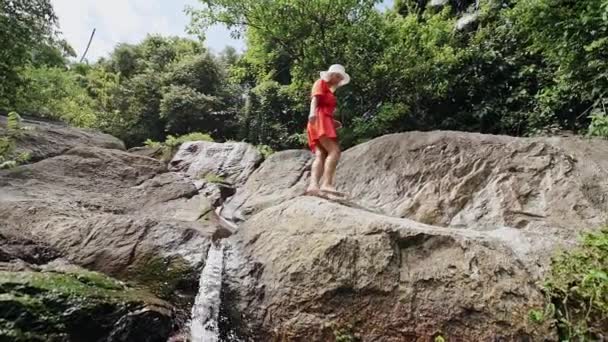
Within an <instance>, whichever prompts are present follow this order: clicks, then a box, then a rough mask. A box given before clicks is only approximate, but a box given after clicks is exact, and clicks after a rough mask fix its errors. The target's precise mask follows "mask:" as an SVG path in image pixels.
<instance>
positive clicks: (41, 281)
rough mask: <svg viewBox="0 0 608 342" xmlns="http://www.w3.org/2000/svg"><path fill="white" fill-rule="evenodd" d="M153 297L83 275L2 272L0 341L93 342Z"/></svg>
mask: <svg viewBox="0 0 608 342" xmlns="http://www.w3.org/2000/svg"><path fill="white" fill-rule="evenodd" d="M147 304H155V305H164V304H163V302H161V301H159V300H158V299H155V298H154V297H153V296H152V295H150V294H148V293H146V292H144V291H141V290H137V289H133V288H130V287H128V286H126V285H124V284H122V283H121V282H119V281H117V280H114V279H112V278H109V277H106V276H104V275H102V274H99V273H95V272H87V271H78V272H70V273H57V272H0V307H1V308H2V309H1V310H0V341H96V340H100V339H102V338H105V337H106V336H107V335H108V334H109V333H110V332H111V331H112V330H113V329H114V328H115V324H116V322H118V321H119V320H120V319H121V318H122V317H123V316H125V315H127V314H128V313H130V312H133V311H135V310H137V309H139V308H142V307H144V306H146V305H147Z"/></svg>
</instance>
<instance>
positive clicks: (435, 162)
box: [226, 132, 608, 341]
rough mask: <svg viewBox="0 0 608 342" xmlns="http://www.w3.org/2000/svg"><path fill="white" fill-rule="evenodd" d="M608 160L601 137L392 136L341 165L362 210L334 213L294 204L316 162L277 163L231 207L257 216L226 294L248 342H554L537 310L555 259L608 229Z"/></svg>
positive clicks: (327, 207)
mask: <svg viewBox="0 0 608 342" xmlns="http://www.w3.org/2000/svg"><path fill="white" fill-rule="evenodd" d="M607 156H608V144H606V142H604V141H600V140H584V139H578V138H538V139H521V138H511V137H504V136H488V135H481V134H468V133H456V132H430V133H420V132H414V133H407V134H397V135H391V136H386V137H382V138H379V139H376V140H373V141H370V142H368V143H366V144H362V145H360V146H357V147H355V148H353V149H351V150H349V151H346V152H345V153H344V155H343V159H342V161H341V164H340V166H339V169H338V181H339V189H340V190H343V191H345V192H347V193H348V194H349V195H350V197H351V198H352V199H351V201H353V203H351V204H348V203H347V204H346V205H337V204H336V203H332V202H331V201H329V202H328V201H324V200H317V199H310V198H307V197H302V196H299V195H300V194H301V193H302V192H303V190H304V188H305V186H306V183H307V179H308V163H309V162H310V160H309V158H310V157H309V154H308V155H307V154H305V153H304V152H295V151H290V152H283V153H280V154H277V155H276V156H273V157H275V158H276V159H274V160H273V158H272V157H271V158H270V159H269V160H267V161H266V162H265V163H263V164H262V166H261V167H260V169H258V170H257V171H256V172H254V173H253V175H252V176H251V177H250V179H249V181H248V182H247V183H246V184H245V185H244V187H243V188H241V189H239V190H238V191H237V194H236V195H235V197H234V198H233V199H232V200H231V201H230V202H229V203H228V204H227V208H232V209H236V210H233V211H228V213H227V214H228V215H229V214H233V217H234V218H237V219H242V220H246V221H245V222H244V224H243V225H242V226H241V229H240V230H239V233H238V234H237V236H236V237H234V238H235V239H236V240H235V241H236V242H234V244H235V245H234V251H233V253H234V256H233V260H232V261H231V262H230V263H229V264H233V265H234V266H233V267H232V269H231V270H230V272H232V273H231V274H232V275H231V276H229V277H228V278H229V279H233V280H234V282H233V283H231V286H230V288H229V289H227V290H226V291H227V293H231V294H232V295H231V296H232V298H233V299H232V302H233V303H231V305H232V306H234V307H235V308H234V309H232V312H238V313H239V315H245V318H244V322H245V323H244V327H243V329H244V331H243V332H241V333H242V334H244V335H250V336H254V338H253V339H254V340H257V339H260V340H268V339H270V340H273V339H278V340H281V339H287V340H294V341H311V340H319V341H321V340H332V338H333V337H332V336H334V333H337V332H339V331H344V329H345V327H349V326H353V327H358V328H356V329H354V330H355V331H353V334H354V335H353V336H355V335H356V336H360V337H361V338H362V340H364V341H414V340H420V341H427V340H429V339H432V338H433V336H435V335H437V334H441V335H442V336H448V338H449V339H455V340H463V341H473V340H478V341H482V340H493V339H496V338H498V340H501V339H503V340H530V339H531V340H537V339H539V338H541V336H542V337H545V336H547V337H548V338H549V339H552V337H551V336H553V335H552V334H553V332H552V331H550V330H549V329H548V327H547V326H535V325H533V324H531V323H530V322H529V321H528V318H527V314H528V311H529V310H530V309H532V308H535V307H543V305H544V304H543V303H544V299H543V296H542V294H541V292H540V290H539V287H538V285H537V282H539V281H540V280H541V277H542V275H543V273H544V272H545V271H546V269H547V266H548V264H549V261H550V257H551V255H552V254H553V253H554V252H555V250H556V249H557V248H559V247H560V246H564V245H569V244H573V243H575V241H576V240H575V239H576V238H577V236H578V234H579V233H580V232H582V231H584V230H589V229H595V228H597V227H599V226H601V225H603V224H604V223H605V222H606V209H608V208H607V206H608V204H607V201H606V198H605V195H604V194H605V193H606V190H608V182H607V181H606V180H605V179H606V170H608V162H607V161H606V160H608V159H606V157H607ZM273 171H274V172H276V176H275V177H273ZM351 207H352V208H351ZM361 207H363V208H369V209H374V210H372V211H376V212H380V213H384V215H378V214H374V213H372V212H370V210H359V209H354V208H361ZM234 213H236V214H234ZM415 221H418V222H421V223H415ZM424 224H428V225H424ZM240 258H242V259H244V260H245V262H244V263H238V260H239V259H240ZM237 316H238V315H237ZM367 317H373V318H369V319H368V318H367ZM233 320H234V321H239V320H240V318H239V317H233Z"/></svg>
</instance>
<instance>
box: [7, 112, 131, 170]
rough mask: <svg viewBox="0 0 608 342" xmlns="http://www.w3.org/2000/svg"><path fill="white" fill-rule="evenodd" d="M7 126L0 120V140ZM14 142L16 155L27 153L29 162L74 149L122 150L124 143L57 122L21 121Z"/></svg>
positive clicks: (106, 135) (101, 134)
mask: <svg viewBox="0 0 608 342" xmlns="http://www.w3.org/2000/svg"><path fill="white" fill-rule="evenodd" d="M6 124H7V118H6V117H5V116H0V136H2V135H3V134H5V133H6ZM14 139H15V140H16V143H17V152H19V153H21V152H28V153H29V154H30V156H31V160H30V161H32V162H34V161H38V160H42V159H45V158H49V157H54V156H57V155H60V154H62V153H64V152H66V151H67V150H69V149H71V148H73V147H76V146H90V147H101V148H108V149H118V150H124V149H125V145H124V143H123V142H122V141H120V140H119V139H117V138H115V137H113V136H111V135H108V134H103V133H100V132H97V131H94V130H88V129H82V128H74V127H69V126H67V125H66V124H62V123H59V122H44V121H33V120H22V121H21V130H20V131H19V134H18V135H16V136H15V138H14Z"/></svg>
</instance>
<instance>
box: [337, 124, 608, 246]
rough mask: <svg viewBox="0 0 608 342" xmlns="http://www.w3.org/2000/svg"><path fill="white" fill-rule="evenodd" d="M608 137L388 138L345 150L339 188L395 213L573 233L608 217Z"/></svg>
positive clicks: (450, 223) (473, 225) (474, 225)
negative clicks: (593, 138) (607, 198)
mask: <svg viewBox="0 0 608 342" xmlns="http://www.w3.org/2000/svg"><path fill="white" fill-rule="evenodd" d="M602 156H608V144H606V142H605V141H602V140H587V139H579V138H537V139H523V138H512V137H506V136H491V135H482V134H469V133H457V132H430V133H421V132H415V133H406V134H395V135H389V136H385V137H382V138H379V139H376V140H373V141H371V142H368V143H366V144H362V145H359V146H357V147H355V148H353V149H351V150H349V151H347V152H346V153H345V154H344V157H343V160H342V162H341V165H340V168H339V170H338V175H337V177H338V182H339V184H338V187H339V188H340V189H341V190H343V191H346V192H347V193H349V194H350V195H351V196H352V197H353V198H357V199H358V200H361V201H366V202H368V203H369V204H370V205H373V206H376V207H379V208H381V209H383V210H384V211H385V212H386V213H387V214H390V215H392V216H397V217H406V218H410V219H413V220H416V221H419V222H423V223H428V224H432V225H438V226H444V227H452V228H454V227H461V228H467V229H478V230H484V229H495V228H497V227H504V226H506V227H514V228H520V229H525V230H530V231H535V232H544V233H545V234H546V235H554V234H555V235H557V236H559V237H560V238H563V239H572V238H575V237H576V236H577V235H578V233H579V232H580V231H581V230H584V229H590V228H595V227H598V226H600V225H603V224H604V223H605V222H606V220H607V218H608V216H607V213H608V201H607V200H606V195H605V194H606V193H608V179H607V178H606V173H607V172H608V159H606V158H605V157H602Z"/></svg>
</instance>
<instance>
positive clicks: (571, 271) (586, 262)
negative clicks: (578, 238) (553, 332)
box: [531, 228, 608, 341]
mask: <svg viewBox="0 0 608 342" xmlns="http://www.w3.org/2000/svg"><path fill="white" fill-rule="evenodd" d="M544 288H545V291H546V293H547V295H548V296H549V298H550V299H551V302H552V304H551V305H552V306H554V308H555V318H556V319H557V324H558V328H559V332H560V338H561V339H562V341H599V340H601V338H600V336H606V334H608V228H605V229H603V230H601V231H599V232H596V233H588V234H586V235H584V236H583V238H582V245H581V246H580V247H579V248H577V249H575V250H572V251H568V252H563V253H561V254H560V255H558V256H557V257H556V258H554V259H553V262H552V266H551V271H550V273H549V276H548V279H547V280H546V282H545V285H544ZM547 311H549V312H551V311H553V310H547ZM531 315H532V313H531ZM534 316H539V315H538V314H536V313H535V314H534ZM534 318H535V319H538V317H534Z"/></svg>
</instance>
